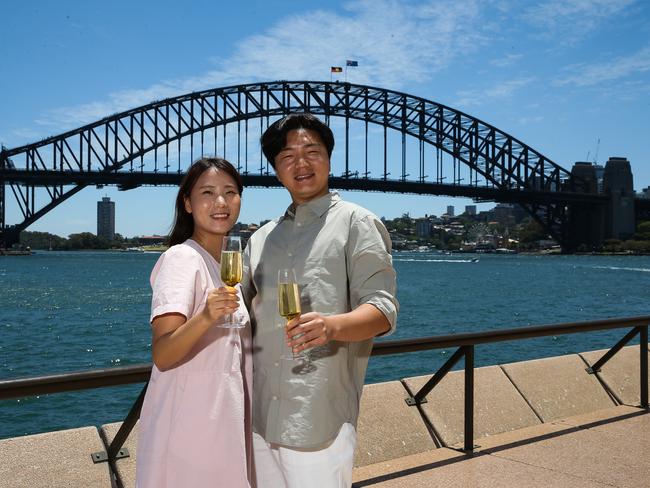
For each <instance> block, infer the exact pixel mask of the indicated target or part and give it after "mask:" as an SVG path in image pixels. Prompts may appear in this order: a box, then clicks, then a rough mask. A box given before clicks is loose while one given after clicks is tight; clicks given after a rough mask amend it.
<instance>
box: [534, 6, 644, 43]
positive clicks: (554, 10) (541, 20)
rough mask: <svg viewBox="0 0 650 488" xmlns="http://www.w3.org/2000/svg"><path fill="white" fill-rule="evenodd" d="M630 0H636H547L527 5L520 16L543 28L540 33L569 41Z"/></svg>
mask: <svg viewBox="0 0 650 488" xmlns="http://www.w3.org/2000/svg"><path fill="white" fill-rule="evenodd" d="M634 3H636V0H547V1H543V2H540V3H538V4H537V5H535V6H533V7H530V8H528V9H527V10H526V11H525V13H524V18H525V19H526V20H527V21H528V22H530V23H531V24H533V25H535V26H538V27H540V28H541V29H543V30H544V32H543V36H544V37H548V38H553V39H555V40H557V41H558V42H560V43H561V42H564V43H572V42H575V41H577V40H578V39H580V38H581V37H583V36H584V35H586V34H588V33H590V32H592V31H593V30H595V29H596V28H597V27H598V26H600V25H601V24H602V23H603V22H606V21H608V20H611V18H612V17H613V16H614V15H617V14H620V13H622V12H623V11H624V10H626V9H628V7H630V6H632V5H633V4H634Z"/></svg>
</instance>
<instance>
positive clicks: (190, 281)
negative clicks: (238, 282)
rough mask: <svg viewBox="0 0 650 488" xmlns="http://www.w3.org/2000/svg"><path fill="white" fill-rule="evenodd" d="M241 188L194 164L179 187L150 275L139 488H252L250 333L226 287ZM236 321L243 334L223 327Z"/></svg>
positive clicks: (223, 174) (233, 175)
mask: <svg viewBox="0 0 650 488" xmlns="http://www.w3.org/2000/svg"><path fill="white" fill-rule="evenodd" d="M242 189H243V187H242V183H241V178H240V176H239V174H238V173H237V170H236V169H235V168H234V167H233V166H232V165H231V164H230V163H229V162H227V161H226V160H224V159H220V158H203V159H200V160H198V161H196V162H195V163H194V164H193V165H192V166H191V167H190V168H189V170H188V172H187V174H186V175H185V177H184V178H183V181H182V182H181V186H180V188H179V191H178V195H177V197H176V218H175V222H174V226H173V229H172V232H171V235H170V245H171V247H170V248H169V249H168V250H167V251H166V252H165V253H164V254H162V255H161V256H160V258H159V259H158V262H157V263H156V265H155V266H154V269H153V271H152V273H151V280H150V281H151V286H152V289H153V296H152V302H151V326H152V355H153V361H154V367H153V370H152V373H151V379H150V381H149V387H148V389H147V393H146V396H145V400H144V404H143V407H142V413H141V416H140V426H139V442H138V455H137V469H136V486H137V487H138V488H150V487H151V488H153V487H155V488H165V487H168V488H171V487H197V488H198V487H204V486H205V487H208V486H210V487H215V486H227V487H234V488H238V487H249V486H251V482H250V479H251V475H250V473H251V429H250V424H251V422H250V406H251V398H250V389H251V382H252V379H251V373H252V369H251V357H250V354H251V331H250V320H249V317H248V312H247V311H246V309H245V307H244V306H243V301H240V292H239V290H238V289H235V288H230V287H226V286H225V285H224V284H223V283H222V281H221V278H220V268H219V260H220V255H221V243H222V240H223V238H224V236H225V235H226V234H227V233H228V232H229V231H230V229H231V228H232V226H233V225H234V224H235V222H237V218H238V216H239V209H240V206H241V193H242ZM230 313H234V314H235V318H236V319H237V320H239V321H242V322H243V323H246V326H245V327H244V328H243V329H225V328H220V327H218V326H217V324H218V322H219V321H220V320H223V318H224V316H226V315H228V314H230Z"/></svg>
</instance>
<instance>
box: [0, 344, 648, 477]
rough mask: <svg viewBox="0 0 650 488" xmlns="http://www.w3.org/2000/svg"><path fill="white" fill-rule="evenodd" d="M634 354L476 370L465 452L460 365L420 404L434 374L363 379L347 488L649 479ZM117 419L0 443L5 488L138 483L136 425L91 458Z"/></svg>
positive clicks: (577, 357) (644, 415)
mask: <svg viewBox="0 0 650 488" xmlns="http://www.w3.org/2000/svg"><path fill="white" fill-rule="evenodd" d="M638 351H639V348H638V346H636V347H634V346H631V347H630V348H625V349H624V350H622V351H621V352H619V355H617V356H615V358H614V359H612V361H611V363H608V364H607V365H606V366H605V367H604V368H603V370H602V371H601V372H600V373H598V375H589V374H587V373H586V372H585V368H586V367H587V364H593V362H594V361H595V360H596V359H597V358H598V357H600V355H601V353H602V352H601V351H595V352H591V353H583V354H581V355H577V354H573V355H569V356H562V357H557V358H548V359H542V360H535V361H527V362H523V363H513V364H507V365H503V366H491V367H486V368H478V369H477V370H476V371H475V419H474V426H475V429H474V430H475V437H474V442H475V444H476V445H477V446H478V447H477V448H476V450H475V452H474V453H473V454H471V455H468V454H465V453H463V452H462V451H460V448H461V447H462V425H463V422H462V421H463V381H464V378H463V373H462V372H452V373H451V374H449V375H448V376H447V377H445V378H444V379H443V380H442V381H441V383H440V384H439V385H438V386H437V387H436V388H435V389H434V390H433V392H431V393H430V394H429V395H427V400H428V403H425V404H422V405H421V407H420V408H418V407H409V406H407V405H406V403H405V402H404V398H406V397H407V396H410V395H411V394H412V393H414V392H415V391H417V389H418V388H419V387H420V386H421V385H422V384H423V383H424V382H425V381H426V380H427V379H428V378H429V377H430V375H429V376H427V377H418V378H407V379H405V380H403V381H401V382H399V381H393V382H387V383H378V384H373V385H366V386H365V387H364V394H363V396H362V402H361V415H360V419H359V425H358V446H357V453H356V457H355V469H354V480H355V484H354V486H356V487H363V486H373V487H374V486H381V487H387V488H393V487H394V488H399V487H409V488H411V487H433V486H444V487H446V488H447V487H463V488H465V487H472V488H473V487H479V488H480V487H533V488H536V487H540V488H541V487H544V488H547V487H578V488H582V487H594V488H597V487H605V486H607V487H632V486H635V487H646V486H647V487H650V412H648V411H647V410H643V409H641V408H639V407H637V406H634V405H638V403H639V387H638V383H639V379H638V378H639V359H638V356H639V354H638ZM620 403H625V404H627V405H625V404H624V405H620ZM617 404H619V405H618V406H616V405H617ZM119 426H120V423H116V424H109V425H105V426H103V427H102V429H101V436H100V432H98V431H97V429H96V428H95V427H83V428H79V429H72V430H66V431H59V432H49V433H44V434H37V435H30V436H24V437H17V438H13V439H4V440H0V488H18V487H34V488H41V487H43V488H45V487H48V488H49V487H59V486H62V487H63V486H64V487H71V488H76V487H84V488H87V487H90V488H94V487H97V488H115V482H116V481H117V482H119V485H120V486H123V487H125V488H133V487H134V486H135V458H136V448H137V429H135V430H134V431H133V432H132V433H131V435H130V437H129V438H128V439H127V441H126V444H125V446H124V447H126V448H127V449H128V450H129V452H130V457H128V458H125V459H119V460H117V461H116V462H115V466H114V468H115V469H114V473H113V474H111V472H110V471H109V466H108V464H107V463H99V464H94V463H93V462H92V459H91V453H93V452H97V451H105V450H106V449H107V448H106V446H107V445H108V444H109V443H110V441H111V440H112V439H113V437H114V436H115V434H116V432H117V430H118V428H119ZM437 446H438V447H437ZM440 446H442V447H440ZM261 488H265V487H264V486H262V487H261ZM270 488H273V487H270Z"/></svg>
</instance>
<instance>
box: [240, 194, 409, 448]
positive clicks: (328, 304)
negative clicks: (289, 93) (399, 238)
mask: <svg viewBox="0 0 650 488" xmlns="http://www.w3.org/2000/svg"><path fill="white" fill-rule="evenodd" d="M390 249H391V242H390V237H389V235H388V232H387V231H386V228H385V227H384V225H383V224H382V223H381V221H380V220H379V219H378V218H377V217H376V216H375V215H373V214H372V213H370V212H369V211H367V210H365V209H364V208H362V207H359V206H358V205H355V204H352V203H349V202H344V201H342V200H341V198H340V197H339V195H338V194H337V193H335V192H332V193H328V194H327V195H325V196H323V197H320V198H318V199H316V200H314V201H311V202H308V203H306V204H303V205H298V206H293V205H292V206H291V207H289V209H288V210H287V211H286V213H285V214H284V216H282V217H280V218H279V219H277V220H275V221H272V222H269V223H268V224H266V225H264V226H263V227H262V228H260V229H259V230H258V231H257V232H255V234H253V236H252V237H251V239H250V241H249V243H248V245H247V247H246V251H245V254H244V267H245V269H244V276H245V277H244V281H243V283H242V287H243V293H244V299H245V301H246V304H247V305H248V309H249V311H250V314H251V320H252V323H253V327H254V331H255V332H254V334H255V335H254V347H253V351H254V352H253V368H254V380H253V427H254V429H255V431H256V432H258V433H259V434H260V435H262V436H263V437H264V439H266V441H268V442H273V443H277V444H281V445H285V446H290V447H297V448H319V447H321V446H325V445H327V443H328V442H330V441H331V440H333V439H334V438H335V437H336V435H337V434H338V431H339V429H340V428H341V426H342V425H343V424H344V423H345V422H349V423H351V424H353V425H356V422H357V417H358V413H359V399H360V397H361V392H362V390H363V383H364V378H365V374H366V367H367V365H368V358H369V356H370V351H371V349H372V340H366V341H361V342H335V341H334V342H330V343H329V344H327V345H325V346H321V347H317V348H313V349H311V350H310V352H309V356H310V362H309V364H302V363H300V362H296V361H290V360H289V361H287V360H282V359H280V356H281V355H282V354H284V353H288V352H289V349H288V347H287V346H286V344H285V335H284V325H285V320H284V319H283V318H282V317H281V316H280V315H279V313H278V293H277V274H278V270H279V269H280V268H294V269H295V271H296V277H297V280H298V284H299V288H300V301H301V306H302V312H303V313H306V312H311V311H314V312H319V313H321V314H323V315H333V314H340V313H345V312H349V311H351V310H353V309H355V308H357V307H358V306H359V305H361V304H364V303H369V304H372V305H374V306H375V307H377V308H378V309H379V310H380V311H381V312H382V313H383V314H384V315H385V316H386V318H387V319H388V320H389V322H390V325H391V330H390V331H389V333H390V332H392V331H393V330H394V329H395V323H396V319H397V310H398V303H397V300H396V298H395V270H394V269H393V265H392V259H391V256H390Z"/></svg>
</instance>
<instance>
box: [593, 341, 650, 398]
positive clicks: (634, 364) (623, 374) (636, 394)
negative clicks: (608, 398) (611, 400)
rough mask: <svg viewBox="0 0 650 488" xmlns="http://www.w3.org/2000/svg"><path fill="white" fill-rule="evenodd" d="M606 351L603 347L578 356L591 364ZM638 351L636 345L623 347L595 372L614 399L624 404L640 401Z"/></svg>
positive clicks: (649, 382)
mask: <svg viewBox="0 0 650 488" xmlns="http://www.w3.org/2000/svg"><path fill="white" fill-rule="evenodd" d="M607 351H608V350H607V349H603V350H601V351H590V352H583V353H580V356H581V357H582V358H583V359H584V360H585V361H586V363H587V364H589V365H590V366H591V365H593V364H594V363H596V361H598V360H599V359H600V358H601V357H603V355H605V353H606V352H607ZM639 352H640V351H639V346H638V345H637V346H627V347H624V348H623V349H621V350H620V351H618V352H617V353H616V354H615V355H614V356H613V357H612V358H611V359H610V360H609V361H607V362H606V363H605V365H604V366H603V367H602V368H601V370H600V372H598V373H596V375H597V377H598V378H600V380H601V381H602V382H603V383H604V384H605V386H606V387H607V389H608V390H609V391H610V392H611V393H612V395H614V397H615V398H616V400H617V401H618V402H620V403H624V404H626V405H639V403H640V401H641V400H640V391H641V390H640V384H641V381H640V368H639ZM649 376H650V375H649ZM648 384H650V380H649V381H648Z"/></svg>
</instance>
